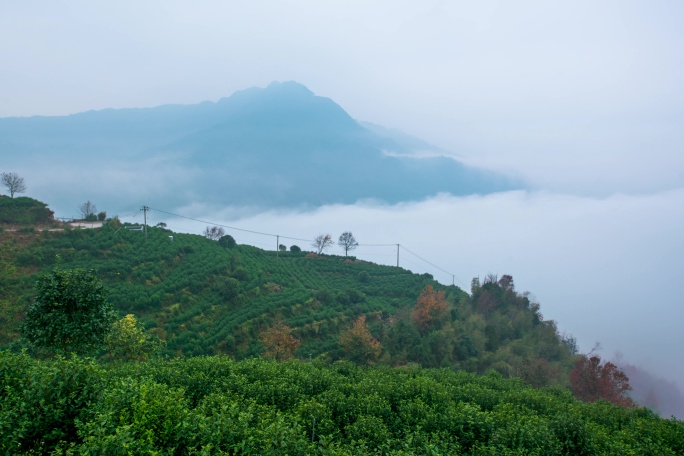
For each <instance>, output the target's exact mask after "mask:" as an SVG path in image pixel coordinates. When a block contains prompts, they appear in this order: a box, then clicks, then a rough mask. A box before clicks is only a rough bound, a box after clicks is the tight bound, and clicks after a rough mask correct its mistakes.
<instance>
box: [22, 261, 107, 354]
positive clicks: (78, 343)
mask: <svg viewBox="0 0 684 456" xmlns="http://www.w3.org/2000/svg"><path fill="white" fill-rule="evenodd" d="M114 319H115V314H114V309H113V308H112V305H111V304H110V303H109V302H108V301H107V293H106V290H105V288H104V286H103V284H102V282H101V281H100V280H99V279H98V278H97V276H96V275H95V272H94V271H92V270H90V271H86V270H85V269H71V270H64V269H61V268H60V267H59V266H56V267H55V268H54V269H53V270H52V272H51V273H49V274H42V275H40V276H39V277H38V280H37V281H36V299H35V301H34V302H33V303H32V304H31V305H30V306H29V308H28V310H27V311H26V318H25V320H24V324H23V325H22V327H21V332H22V333H23V335H24V337H25V338H26V340H27V341H28V342H29V343H30V344H31V345H33V346H35V347H37V348H39V349H44V350H48V351H56V352H58V353H62V354H69V353H72V352H73V353H81V354H91V353H94V352H96V351H97V350H98V349H99V348H101V347H102V346H103V345H104V341H105V337H107V335H108V334H109V331H110V330H111V327H112V323H113V322H114Z"/></svg>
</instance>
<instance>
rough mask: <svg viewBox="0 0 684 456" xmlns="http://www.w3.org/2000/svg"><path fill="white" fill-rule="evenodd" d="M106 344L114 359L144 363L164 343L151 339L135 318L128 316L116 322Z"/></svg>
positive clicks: (106, 339)
mask: <svg viewBox="0 0 684 456" xmlns="http://www.w3.org/2000/svg"><path fill="white" fill-rule="evenodd" d="M105 342H106V345H107V351H108V352H109V353H108V354H109V357H111V358H113V359H118V360H124V361H130V360H138V361H144V360H146V359H147V358H148V356H149V355H151V354H153V353H154V352H156V351H158V350H159V349H160V348H161V347H162V342H163V341H161V340H158V339H153V338H152V337H150V336H149V335H148V334H147V333H146V332H145V330H144V329H143V328H142V327H141V326H140V324H139V322H138V320H136V318H135V316H134V315H133V314H128V315H126V316H125V317H123V318H122V319H121V320H117V321H115V322H114V324H113V325H112V330H111V331H110V332H109V334H108V335H107V337H106V338H105Z"/></svg>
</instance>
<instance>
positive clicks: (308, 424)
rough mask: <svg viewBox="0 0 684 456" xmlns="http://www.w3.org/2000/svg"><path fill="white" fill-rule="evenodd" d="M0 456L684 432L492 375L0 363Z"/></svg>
mask: <svg viewBox="0 0 684 456" xmlns="http://www.w3.org/2000/svg"><path fill="white" fill-rule="evenodd" d="M0 372H2V376H0V433H1V434H2V436H3V438H2V439H1V440H0V453H2V454H18V455H21V454H70V455H76V454H82V455H85V454H178V455H184V454H253V455H257V454H259V455H261V454H312V455H351V454H392V455H410V454H477V455H500V454H503V455H513V454H544V455H565V454H577V455H582V454H597V455H616V456H617V455H623V454H634V455H636V454H657V455H678V454H683V452H684V423H683V422H681V421H678V420H675V419H670V420H666V419H661V418H658V417H657V416H656V415H654V414H653V413H652V412H650V411H649V410H647V409H638V408H631V409H625V408H622V407H619V406H616V405H613V404H610V403H607V402H604V401H598V402H594V403H585V402H580V401H577V400H576V399H574V398H573V397H572V395H571V394H570V393H569V392H568V391H567V390H564V389H560V388H542V389H532V388H530V387H527V386H525V385H524V384H523V383H522V382H520V381H519V380H515V379H504V378H502V377H501V376H500V375H498V374H488V375H486V376H477V375H474V374H469V373H466V372H463V371H453V370H449V369H421V368H419V367H416V366H405V367H399V368H386V367H374V368H367V367H366V368H362V367H357V366H354V365H353V364H351V363H349V362H337V363H333V364H331V365H325V364H322V363H319V362H311V363H309V362H301V361H289V362H284V363H277V362H273V361H268V360H263V359H250V360H244V361H235V360H232V359H230V358H228V357H218V356H215V357H197V358H184V359H170V360H166V361H165V360H150V361H146V362H143V363H123V364H121V363H119V364H104V365H97V364H96V363H94V362H93V361H84V360H81V359H78V358H71V359H62V358H57V359H55V360H48V361H37V360H33V359H31V358H29V357H28V356H27V355H26V354H11V353H8V352H0Z"/></svg>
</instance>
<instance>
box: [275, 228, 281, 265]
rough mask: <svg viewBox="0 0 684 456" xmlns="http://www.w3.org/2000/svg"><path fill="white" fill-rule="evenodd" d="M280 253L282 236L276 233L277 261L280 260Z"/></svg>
mask: <svg viewBox="0 0 684 456" xmlns="http://www.w3.org/2000/svg"><path fill="white" fill-rule="evenodd" d="M279 254H280V236H278V235H277V234H276V263H277V262H278V255H279Z"/></svg>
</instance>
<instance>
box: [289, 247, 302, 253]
mask: <svg viewBox="0 0 684 456" xmlns="http://www.w3.org/2000/svg"><path fill="white" fill-rule="evenodd" d="M301 251H302V248H301V247H299V246H298V245H291V246H290V252H292V253H299V252H301Z"/></svg>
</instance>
